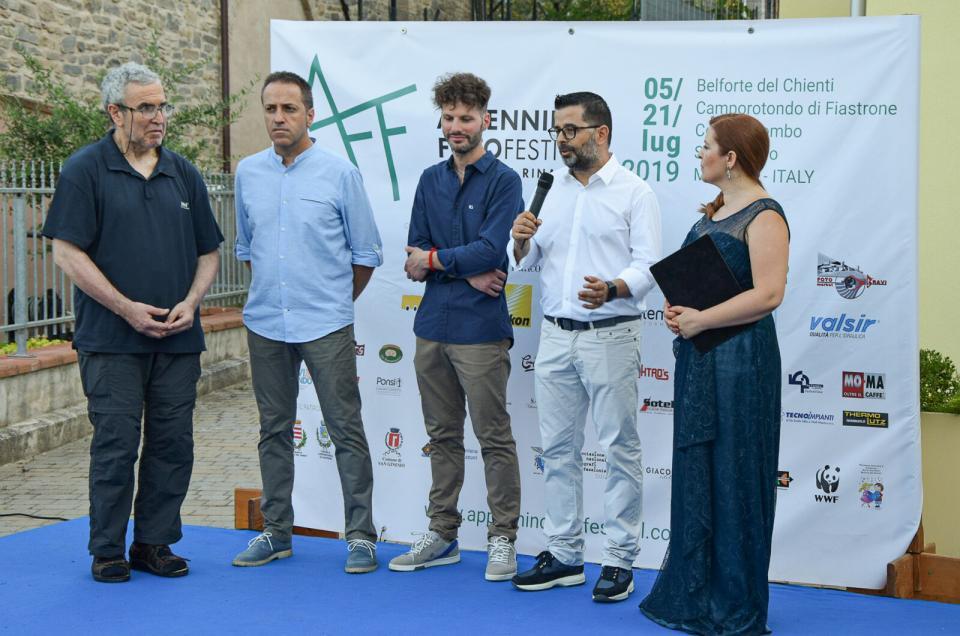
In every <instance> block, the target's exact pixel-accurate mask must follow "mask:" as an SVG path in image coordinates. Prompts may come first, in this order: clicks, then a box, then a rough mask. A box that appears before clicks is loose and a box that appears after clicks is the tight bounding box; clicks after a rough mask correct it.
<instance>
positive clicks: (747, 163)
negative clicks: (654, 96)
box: [700, 113, 770, 219]
mask: <svg viewBox="0 0 960 636" xmlns="http://www.w3.org/2000/svg"><path fill="white" fill-rule="evenodd" d="M710 128H712V129H713V136H714V139H716V142H717V145H718V146H719V150H720V154H726V153H728V152H730V151H731V150H732V151H733V152H735V153H736V154H737V163H736V165H737V166H738V167H739V168H740V170H742V171H743V174H745V175H746V176H747V177H748V178H750V179H753V180H754V181H756V182H757V183H758V184H759V185H760V186H761V187H763V184H762V183H760V171H761V170H763V166H765V165H766V163H767V156H768V155H769V154H770V135H768V134H767V129H766V128H765V127H764V125H763V124H761V123H760V122H759V121H758V120H757V119H756V118H755V117H751V116H750V115H743V114H739V113H726V114H724V115H717V116H716V117H714V118H713V119H711V120H710ZM722 207H723V192H721V193H720V194H718V195H717V198H716V199H714V200H713V201H711V202H710V203H704V204H703V205H702V206H700V211H701V212H703V213H704V214H706V215H707V218H708V219H709V218H713V215H714V214H716V212H717V210H719V209H720V208H722Z"/></svg>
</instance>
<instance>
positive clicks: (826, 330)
mask: <svg viewBox="0 0 960 636" xmlns="http://www.w3.org/2000/svg"><path fill="white" fill-rule="evenodd" d="M875 324H877V321H876V320H874V319H872V318H867V315H866V314H860V315H859V316H848V315H847V314H845V313H843V314H840V315H839V316H811V317H810V336H811V337H814V338H860V339H862V338H866V337H867V331H868V330H869V329H870V327H872V326H874V325H875Z"/></svg>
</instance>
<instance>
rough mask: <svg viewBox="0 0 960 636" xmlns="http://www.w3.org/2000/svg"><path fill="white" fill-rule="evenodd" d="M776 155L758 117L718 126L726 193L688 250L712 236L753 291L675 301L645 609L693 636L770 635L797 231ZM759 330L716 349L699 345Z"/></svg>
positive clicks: (710, 134) (718, 173) (718, 167)
mask: <svg viewBox="0 0 960 636" xmlns="http://www.w3.org/2000/svg"><path fill="white" fill-rule="evenodd" d="M769 150H770V139H769V137H768V135H767V131H766V129H765V128H764V127H763V125H762V124H761V123H760V122H759V121H757V120H756V119H754V118H753V117H750V116H749V115H739V114H728V115H720V116H718V117H714V118H713V119H711V120H710V128H709V129H708V131H707V135H706V138H705V140H704V143H703V149H702V151H701V153H700V166H701V171H702V174H703V180H704V181H706V182H707V183H711V184H713V185H715V186H717V187H718V188H720V191H721V192H720V194H719V195H718V196H717V198H716V199H715V200H714V201H713V202H711V203H708V204H706V205H704V206H703V207H702V209H701V211H702V212H703V213H704V215H703V218H701V219H700V220H699V221H698V222H697V223H696V224H695V225H694V226H693V228H692V229H691V230H690V233H689V234H688V235H687V238H686V240H685V241H684V245H686V244H688V243H690V242H692V241H694V240H696V239H698V238H700V237H701V236H703V235H705V234H709V235H710V236H711V237H712V238H713V240H714V242H715V243H716V245H717V247H718V248H719V250H720V253H721V254H722V255H723V257H724V260H725V261H726V262H727V264H728V265H729V267H730V269H731V271H732V272H733V273H734V275H735V276H736V278H737V279H738V281H739V282H740V286H741V288H742V289H745V290H746V291H744V292H742V293H740V294H738V295H737V296H734V297H733V298H731V299H730V300H728V301H726V302H723V303H721V304H719V305H716V306H714V307H711V308H709V309H706V310H703V311H697V310H695V309H691V308H688V307H681V306H671V305H669V304H668V305H667V306H666V308H665V311H664V315H665V319H666V323H667V326H668V327H669V328H670V330H671V331H673V332H674V333H675V334H677V335H678V336H679V337H678V338H677V339H676V341H675V342H674V353H675V354H676V357H677V362H676V371H675V374H674V379H675V380H674V433H673V436H674V450H673V473H672V477H673V483H672V485H671V493H672V495H671V496H672V500H671V508H670V545H669V548H668V551H667V556H666V559H665V560H664V565H663V569H662V570H661V572H660V575H659V576H658V578H657V581H656V583H655V584H654V586H653V589H652V590H651V591H650V594H649V595H648V596H647V598H645V599H644V601H643V602H642V603H641V604H640V609H641V611H642V612H643V613H644V614H645V615H646V616H647V617H648V618H650V619H651V620H653V621H656V622H657V623H659V624H661V625H663V626H665V627H669V628H672V629H677V630H681V631H685V632H689V633H692V634H710V635H719V634H724V635H728V634H729V635H732V634H737V635H741V634H743V635H746V634H763V633H768V632H769V631H770V630H769V628H768V627H767V602H768V584H767V570H768V567H769V564H770V544H771V538H772V535H773V517H774V509H775V507H776V479H777V455H778V451H779V446H780V379H781V370H780V349H779V346H778V345H777V334H776V330H775V328H774V324H773V317H772V316H771V312H772V311H773V310H774V309H776V308H777V306H778V305H779V304H780V302H781V301H782V300H783V293H784V287H785V285H786V277H787V254H788V245H789V229H788V227H787V222H786V218H785V217H784V213H783V209H782V208H781V207H780V205H779V204H778V203H777V202H776V201H774V200H773V199H771V198H770V196H769V194H767V192H766V191H765V190H764V188H763V185H762V184H761V183H760V172H761V170H762V169H763V166H764V164H765V163H766V159H767V155H768V153H769ZM742 324H749V326H748V327H747V328H746V329H745V330H743V331H740V332H739V333H738V334H737V335H735V336H733V337H732V338H731V339H729V340H727V341H725V342H723V343H721V344H720V345H718V346H716V347H715V348H713V349H712V350H710V351H708V352H707V353H703V354H701V353H699V352H698V351H697V349H696V348H695V347H694V346H693V344H692V343H691V342H690V340H689V338H692V337H693V336H695V335H697V334H699V333H701V332H703V331H706V330H708V329H714V328H717V327H726V326H731V325H742Z"/></svg>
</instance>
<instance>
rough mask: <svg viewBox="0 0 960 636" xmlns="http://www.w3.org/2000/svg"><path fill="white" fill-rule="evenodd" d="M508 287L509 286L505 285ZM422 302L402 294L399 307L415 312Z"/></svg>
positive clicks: (418, 297)
mask: <svg viewBox="0 0 960 636" xmlns="http://www.w3.org/2000/svg"><path fill="white" fill-rule="evenodd" d="M507 287H509V285H507ZM421 300H423V296H417V295H414V294H404V295H403V296H401V297H400V307H401V308H403V310H404V311H416V310H418V309H420V301H421Z"/></svg>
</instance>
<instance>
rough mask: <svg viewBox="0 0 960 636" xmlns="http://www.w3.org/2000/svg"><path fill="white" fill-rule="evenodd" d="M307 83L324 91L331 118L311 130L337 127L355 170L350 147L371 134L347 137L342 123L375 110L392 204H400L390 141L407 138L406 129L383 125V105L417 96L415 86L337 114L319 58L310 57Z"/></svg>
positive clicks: (384, 95) (375, 98)
mask: <svg viewBox="0 0 960 636" xmlns="http://www.w3.org/2000/svg"><path fill="white" fill-rule="evenodd" d="M307 82H308V83H309V84H310V87H311V88H315V87H316V85H317V84H319V85H320V88H321V90H322V91H323V96H324V97H325V98H326V100H327V106H329V108H330V116H329V117H326V118H324V119H321V120H319V121H316V122H314V123H313V124H312V125H311V126H310V130H319V129H321V128H325V127H327V126H336V127H337V129H338V130H339V131H340V138H341V139H342V140H343V147H344V149H345V150H346V151H347V158H349V159H350V162H351V163H353V165H355V166H356V167H357V169H360V164H359V163H357V156H356V154H355V153H354V151H353V144H354V143H356V142H358V141H364V140H367V139H373V132H372V131H369V130H365V131H362V132H354V133H347V128H346V126H344V122H346V121H347V120H348V119H350V118H351V117H353V116H354V115H359V114H360V113H362V112H364V111H367V110H370V109H371V108H373V109H375V110H376V113H377V122H379V132H380V140H381V143H382V144H383V154H384V158H385V163H386V168H387V173H388V174H389V175H390V184H391V186H392V187H393V200H394V201H399V200H400V184H399V181H398V179H397V168H396V165H395V164H394V161H393V152H392V150H391V147H390V138H391V137H393V136H395V135H404V134H406V132H407V127H406V126H395V127H392V128H390V127H388V126H387V123H386V122H387V118H386V114H385V113H384V105H385V104H388V103H390V102H392V101H393V100H395V99H399V98H401V97H403V96H404V95H409V94H410V93H414V92H416V90H417V85H416V84H409V85H407V86H404V87H403V88H399V89H397V90H393V91H390V92H388V93H384V94H383V95H380V96H379V97H374V98H372V99H368V100H367V101H365V102H361V103H359V104H355V105H354V106H351V107H349V108H347V109H345V110H340V108H339V106H338V105H337V103H336V101H335V100H334V98H333V93H332V92H331V91H330V86H329V84H327V80H326V78H325V77H324V75H323V69H321V68H320V58H319V57H317V56H314V57H313V63H312V64H310V74H309V76H308V78H307Z"/></svg>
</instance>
